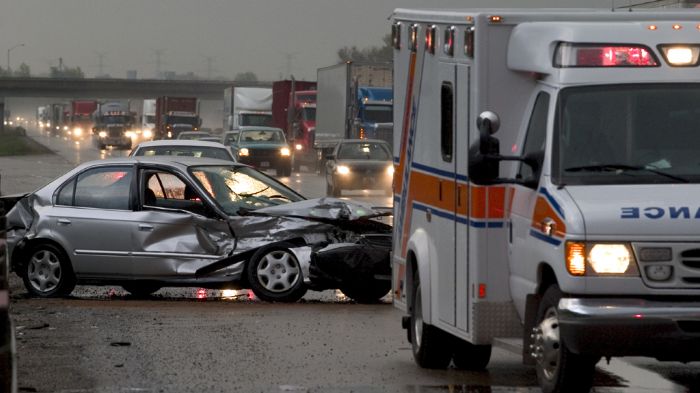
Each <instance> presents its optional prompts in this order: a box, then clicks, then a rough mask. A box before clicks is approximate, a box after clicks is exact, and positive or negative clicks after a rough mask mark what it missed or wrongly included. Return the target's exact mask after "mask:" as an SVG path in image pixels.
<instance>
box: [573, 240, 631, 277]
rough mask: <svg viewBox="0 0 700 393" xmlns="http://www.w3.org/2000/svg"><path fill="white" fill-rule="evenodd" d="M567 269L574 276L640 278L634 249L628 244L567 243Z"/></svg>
mask: <svg viewBox="0 0 700 393" xmlns="http://www.w3.org/2000/svg"><path fill="white" fill-rule="evenodd" d="M566 268H567V270H568V271H569V274H571V275H573V276H585V275H588V276H596V275H624V276H638V275H639V270H638V269H637V262H636V260H635V258H634V254H633V253H632V248H631V247H630V246H629V244H626V243H595V242H572V241H568V242H566Z"/></svg>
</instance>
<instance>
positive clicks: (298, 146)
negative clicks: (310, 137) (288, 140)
mask: <svg viewBox="0 0 700 393" xmlns="http://www.w3.org/2000/svg"><path fill="white" fill-rule="evenodd" d="M294 148H295V149H297V150H301V149H303V148H304V146H302V144H301V143H297V144H296V145H294Z"/></svg>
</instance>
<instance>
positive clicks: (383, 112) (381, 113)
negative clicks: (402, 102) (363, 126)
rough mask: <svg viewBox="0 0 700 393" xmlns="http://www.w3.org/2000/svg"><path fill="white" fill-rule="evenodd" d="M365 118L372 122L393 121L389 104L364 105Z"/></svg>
mask: <svg viewBox="0 0 700 393" xmlns="http://www.w3.org/2000/svg"><path fill="white" fill-rule="evenodd" d="M365 120H366V121H368V122H372V123H391V122H392V121H394V118H393V111H392V106H391V105H367V106H365Z"/></svg>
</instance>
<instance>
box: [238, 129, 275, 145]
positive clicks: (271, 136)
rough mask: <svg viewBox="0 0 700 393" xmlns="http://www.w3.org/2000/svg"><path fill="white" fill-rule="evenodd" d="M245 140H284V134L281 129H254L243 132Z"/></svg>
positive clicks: (242, 138)
mask: <svg viewBox="0 0 700 393" xmlns="http://www.w3.org/2000/svg"><path fill="white" fill-rule="evenodd" d="M241 141H243V142H283V141H284V134H282V131H280V130H254V131H243V132H242V133H241Z"/></svg>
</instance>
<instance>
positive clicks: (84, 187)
mask: <svg viewBox="0 0 700 393" xmlns="http://www.w3.org/2000/svg"><path fill="white" fill-rule="evenodd" d="M132 178H133V170H132V169H131V168H127V167H107V168H94V169H89V170H87V171H85V172H83V173H81V174H79V175H78V176H77V177H76V178H75V180H72V181H70V182H69V183H67V184H66V185H64V186H63V188H61V190H60V191H59V192H58V197H57V201H56V203H57V204H59V205H66V206H78V207H92V208H99V209H116V210H129V195H130V191H131V180H132Z"/></svg>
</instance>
